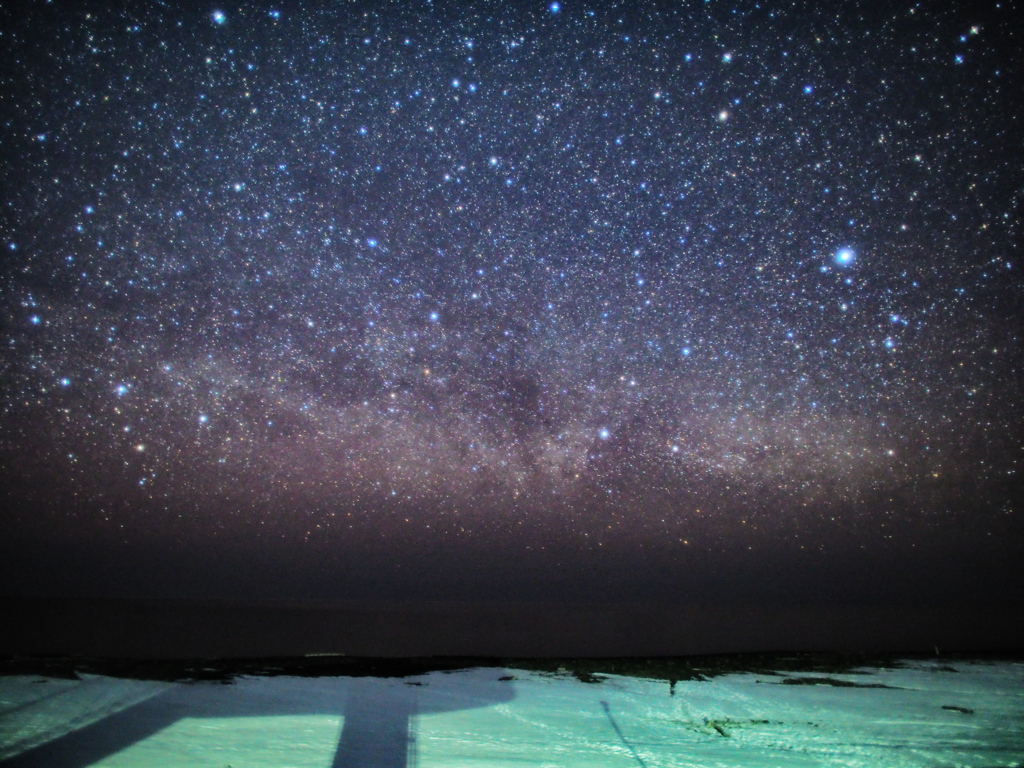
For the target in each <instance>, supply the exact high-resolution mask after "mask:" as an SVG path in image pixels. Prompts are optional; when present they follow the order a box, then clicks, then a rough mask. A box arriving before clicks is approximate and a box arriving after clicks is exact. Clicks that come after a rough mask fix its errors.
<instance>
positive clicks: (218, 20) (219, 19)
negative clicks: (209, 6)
mask: <svg viewBox="0 0 1024 768" xmlns="http://www.w3.org/2000/svg"><path fill="white" fill-rule="evenodd" d="M210 18H211V19H213V23H214V24H226V23H227V20H228V17H227V16H225V15H224V11H214V12H213V13H211V14H210Z"/></svg>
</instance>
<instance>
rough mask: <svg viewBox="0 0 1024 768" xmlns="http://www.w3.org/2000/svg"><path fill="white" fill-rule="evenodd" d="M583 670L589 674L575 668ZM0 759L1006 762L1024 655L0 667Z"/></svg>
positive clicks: (1017, 746) (1023, 709) (894, 767)
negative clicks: (151, 673)
mask: <svg viewBox="0 0 1024 768" xmlns="http://www.w3.org/2000/svg"><path fill="white" fill-rule="evenodd" d="M582 677H583V678H584V679H588V680H593V679H594V678H591V677H589V676H587V675H582ZM0 761H2V762H3V765H4V766H5V767H6V766H30V765H32V766H47V767H48V768H63V767H68V766H76V767H80V768H85V767H86V766H104V767H105V768H113V767H114V766H182V767H184V766H190V767H192V766H195V767H205V766H208V767H209V768H225V767H226V766H231V767H232V768H242V766H246V767H249V768H256V767H258V766H275V768H279V767H280V766H295V767H296V768H297V767H299V766H310V767H312V766H319V767H323V768H327V767H329V766H350V767H354V766H360V768H364V767H367V766H369V767H371V768H372V767H374V766H379V767H380V768H384V767H385V766H387V767H389V768H394V767H396V766H404V765H415V766H423V767H424V768H426V767H427V766H466V767H467V768H468V767H469V766H473V767H474V768H480V767H483V766H580V768H583V766H587V767H588V768H593V767H603V766H609V767H612V766H621V767H622V768H628V767H630V766H634V767H635V766H649V767H650V768H654V767H655V766H695V767H696V766H700V767H701V768H712V767H713V766H773V767H775V766H886V767H888V768H900V767H902V766H977V767H979V768H988V767H989V766H1017V765H1024V664H1022V663H1014V662H970V661H956V662H949V663H946V662H938V661H907V662H904V663H902V664H901V665H900V666H899V667H897V668H883V669H878V668H874V669H861V670H857V671H855V672H848V673H845V674H837V673H820V672H784V673H779V674H771V673H767V672H761V673H751V672H746V673H736V674H727V675H721V676H717V677H714V678H712V679H709V680H687V681H680V682H677V683H675V685H674V686H670V685H669V683H668V682H665V681H658V680H647V679H641V678H636V677H622V676H615V675H608V676H603V677H602V679H600V680H598V681H596V682H582V681H581V680H579V679H577V678H576V677H574V676H573V675H572V674H570V673H568V672H563V673H543V672H526V671H522V670H515V669H498V668H475V669H467V670H463V671H456V672H431V673H428V674H423V675H418V676H415V677H406V678H375V677H360V678H350V677H288V676H278V677H242V678H238V679H236V680H235V681H234V682H233V683H232V684H223V683H219V682H200V683H165V682H152V681H149V682H147V681H136V680H120V679H115V678H109V677H102V676H88V675H87V676H82V678H81V679H78V680H66V679H56V678H44V677H39V676H33V675H21V676H9V677H2V678H0Z"/></svg>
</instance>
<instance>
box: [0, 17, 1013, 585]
mask: <svg viewBox="0 0 1024 768" xmlns="http://www.w3.org/2000/svg"><path fill="white" fill-rule="evenodd" d="M1019 10H1020V9H1019V8H1017V7H1016V6H1015V5H1014V4H1013V3H1008V2H1001V3H1000V2H991V1H989V2H985V3H981V4H978V5H975V6H973V7H970V6H968V5H966V4H961V3H953V2H939V3H930V2H920V3H915V2H912V1H911V0H908V1H906V2H899V3H889V2H877V3H856V2H842V3H818V4H814V3H812V4H802V3H796V4H792V5H791V4H786V3H772V2H763V3H755V2H746V1H744V0H737V2H723V1H721V0H710V1H705V0H700V1H699V2H678V3H668V2H665V3H604V2H597V0H589V1H587V2H583V1H581V0H565V1H564V2H558V3H554V2H552V3H547V2H535V3H530V2H518V3H512V2H490V3H487V2H479V3H446V2H441V1H440V0H435V2H430V0H410V1H409V2H355V3H352V2H335V3H320V4H306V5H304V7H302V8H301V9H300V8H295V7H291V4H279V5H273V4H266V3H254V4H248V3H246V4H236V5H231V4H223V5H216V4H176V3H172V2H166V3H165V2H160V1H159V0H152V1H147V2H132V3H124V4H122V5H120V6H118V4H116V3H109V4H106V3H79V2H74V3H72V2H64V0H59V1H58V2H49V3H43V2H36V3H25V4H21V3H19V4H5V7H4V8H3V9H2V10H0V49H2V52H0V61H2V64H0V153H2V160H0V187H2V194H0V204H2V208H0V245H2V248H3V251H2V261H0V313H2V315H0V335H2V344H3V352H2V356H0V482H2V485H3V490H2V500H3V511H0V528H2V530H3V531H4V535H3V537H2V539H3V541H2V543H0V560H2V562H3V565H0V579H2V580H3V582H4V584H5V587H4V590H6V592H8V593H11V594H36V593H39V594H44V593H45V594H65V595H70V594H118V595H137V596H151V595H157V596H179V597H180V596H188V597H231V598H243V597H245V598H255V597H275V598H281V597H283V598H307V597H308V598H342V597H352V596H358V597H379V598H411V599H418V598H431V599H441V598H452V599H463V598H473V599H476V598H481V599H483V598H487V599H572V600H590V601H600V600H620V601H621V600H627V601H628V600H641V599H643V600H651V599H698V598H699V599H705V600H706V599H714V600H717V601H724V602H729V601H736V602H742V601H744V600H746V601H749V600H774V601H782V602H787V601H789V602H791V603H794V604H796V603H807V602H814V601H818V602H828V603H837V602H842V601H852V602H858V601H859V602H867V603H878V604H882V603H885V604H903V603H908V604H909V603H938V604H942V603H944V602H949V603H951V604H952V603H958V602H959V603H963V602H969V601H972V600H978V599H981V600H989V601H994V602H996V603H998V602H1006V601H1008V600H1013V599H1019V598H1020V597H1021V595H1024V589H1022V588H1021V583H1022V581H1024V579H1022V573H1024V566H1022V562H1024V560H1022V556H1024V525H1022V522H1021V517H1022V512H1024V504H1022V494H1021V487H1022V486H1021V472H1022V469H1024V430H1022V427H1021V417H1022V409H1024V392H1022V363H1024V347H1022V330H1024V318H1022V314H1024V312H1022V308H1024V302H1022V287H1024V286H1022V273H1024V264H1022V263H1021V259H1020V252H1019V251H1020V239H1021V223H1020V217H1021V203H1022V200H1024V162H1022V159H1024V150H1022V135H1024V123H1022V115H1024V109H1022V107H1021V100H1022V94H1024V84H1022V78H1021V72H1022V67H1021V63H1022V55H1021V50H1022V46H1024V39H1022V37H1021V35H1020V32H1019V29H1015V28H1014V27H1015V25H1014V19H1015V18H1016V19H1017V20H1018V21H1019V18H1020V17H1019V16H1018V15H1017V14H1018V13H1019Z"/></svg>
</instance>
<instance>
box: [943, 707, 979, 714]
mask: <svg viewBox="0 0 1024 768" xmlns="http://www.w3.org/2000/svg"><path fill="white" fill-rule="evenodd" d="M942 708H943V709H948V710H949V711H950V712H959V713H960V714H962V715H973V714H974V710H973V709H968V708H967V707H958V706H956V705H955V704H943V705H942Z"/></svg>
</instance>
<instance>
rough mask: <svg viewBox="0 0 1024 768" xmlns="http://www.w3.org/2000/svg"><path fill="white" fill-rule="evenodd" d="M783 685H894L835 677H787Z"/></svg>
mask: <svg viewBox="0 0 1024 768" xmlns="http://www.w3.org/2000/svg"><path fill="white" fill-rule="evenodd" d="M781 684H782V685H831V686H833V687H835V688H890V689H893V690H896V688H895V687H894V686H891V685H886V684H885V683H854V682H851V681H849V680H837V679H836V678H834V677H787V678H786V679H785V680H783V681H782V683H781Z"/></svg>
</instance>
